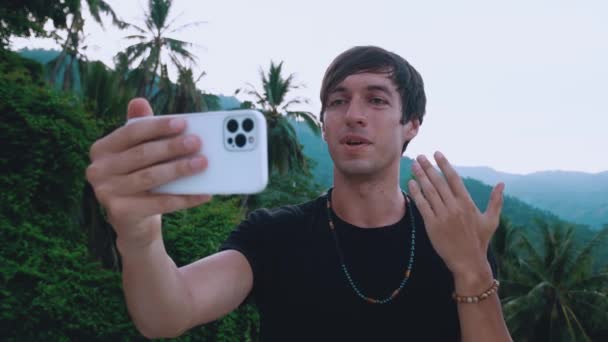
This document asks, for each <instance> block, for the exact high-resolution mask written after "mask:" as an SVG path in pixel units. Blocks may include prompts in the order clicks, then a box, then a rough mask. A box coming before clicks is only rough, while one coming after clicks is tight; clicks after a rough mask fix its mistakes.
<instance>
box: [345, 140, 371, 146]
mask: <svg viewBox="0 0 608 342" xmlns="http://www.w3.org/2000/svg"><path fill="white" fill-rule="evenodd" d="M363 144H367V143H365V142H363V141H347V142H346V145H348V146H359V145H363Z"/></svg>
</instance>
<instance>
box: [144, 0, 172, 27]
mask: <svg viewBox="0 0 608 342" xmlns="http://www.w3.org/2000/svg"><path fill="white" fill-rule="evenodd" d="M171 3H172V1H171V0H150V5H149V8H150V13H149V15H148V20H147V21H146V23H147V25H148V27H153V28H154V31H156V32H161V31H162V30H163V28H164V27H165V23H166V21H167V17H168V16H169V11H171Z"/></svg>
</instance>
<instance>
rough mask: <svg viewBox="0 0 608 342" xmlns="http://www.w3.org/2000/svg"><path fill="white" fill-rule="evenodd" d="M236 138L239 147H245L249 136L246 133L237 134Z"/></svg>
mask: <svg viewBox="0 0 608 342" xmlns="http://www.w3.org/2000/svg"><path fill="white" fill-rule="evenodd" d="M234 140H235V141H236V146H238V147H243V146H245V144H246V143H247V138H246V137H245V134H237V135H236V138H235V139H234Z"/></svg>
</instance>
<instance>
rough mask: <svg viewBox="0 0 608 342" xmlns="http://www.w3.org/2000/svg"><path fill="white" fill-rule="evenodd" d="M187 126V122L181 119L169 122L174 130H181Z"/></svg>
mask: <svg viewBox="0 0 608 342" xmlns="http://www.w3.org/2000/svg"><path fill="white" fill-rule="evenodd" d="M185 124H186V120H184V119H181V118H177V119H171V121H169V126H171V128H173V129H180V128H182V127H184V126H185Z"/></svg>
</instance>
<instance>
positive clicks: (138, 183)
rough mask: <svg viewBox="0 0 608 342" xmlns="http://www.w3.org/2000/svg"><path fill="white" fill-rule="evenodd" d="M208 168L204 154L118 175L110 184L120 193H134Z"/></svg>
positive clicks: (115, 191) (113, 189)
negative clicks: (126, 174)
mask: <svg viewBox="0 0 608 342" xmlns="http://www.w3.org/2000/svg"><path fill="white" fill-rule="evenodd" d="M205 168H207V159H206V158H205V157H203V156H196V157H194V158H188V159H181V160H176V161H172V162H168V163H164V164H158V165H154V166H151V167H148V168H145V169H143V170H139V171H136V172H134V173H131V174H129V175H128V176H120V177H116V178H115V180H113V181H111V182H110V184H111V185H108V186H110V187H111V189H112V191H113V193H115V194H118V195H133V194H137V193H140V192H143V191H149V190H152V189H154V188H156V187H158V186H161V185H163V184H166V183H168V182H170V181H172V180H175V179H177V178H181V177H185V176H189V175H192V174H195V173H197V172H200V171H203V170H204V169H205Z"/></svg>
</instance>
